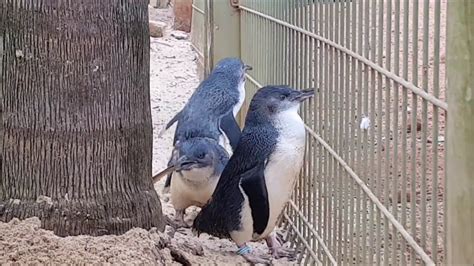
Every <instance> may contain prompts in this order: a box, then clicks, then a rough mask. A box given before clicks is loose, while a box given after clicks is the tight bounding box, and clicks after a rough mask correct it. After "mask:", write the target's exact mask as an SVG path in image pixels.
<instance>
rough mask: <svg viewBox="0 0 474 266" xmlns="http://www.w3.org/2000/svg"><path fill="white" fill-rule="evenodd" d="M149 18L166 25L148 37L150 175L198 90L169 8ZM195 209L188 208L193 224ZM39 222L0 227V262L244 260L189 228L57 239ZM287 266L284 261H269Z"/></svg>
mask: <svg viewBox="0 0 474 266" xmlns="http://www.w3.org/2000/svg"><path fill="white" fill-rule="evenodd" d="M150 19H151V20H157V21H163V22H166V23H168V25H169V26H168V28H167V30H166V32H165V36H164V37H162V38H151V44H150V48H151V51H150V95H151V99H150V100H151V108H152V117H153V133H154V147H153V173H156V172H158V171H160V170H162V169H163V168H164V167H165V166H166V163H167V160H168V158H169V155H170V153H171V144H172V137H173V131H174V127H173V128H171V129H170V130H168V131H167V132H166V133H165V134H164V135H163V136H162V137H158V133H159V131H160V130H161V129H162V127H163V126H164V124H165V123H167V122H168V121H169V120H170V119H171V118H172V117H173V115H174V114H176V113H177V111H179V110H180V109H181V108H182V107H183V106H184V104H185V103H186V101H187V99H188V98H189V96H190V95H191V94H192V92H193V91H194V89H195V88H196V87H197V86H198V84H199V80H198V77H197V73H196V55H195V53H194V52H193V51H192V49H191V45H190V42H189V41H188V40H177V39H175V38H173V37H172V36H170V33H171V31H172V29H171V23H172V13H171V11H170V10H159V9H153V8H150ZM163 184H164V180H161V181H160V182H159V183H157V184H156V185H155V188H156V189H157V191H158V193H159V194H160V198H161V199H162V206H163V213H164V214H165V215H166V216H168V217H170V218H171V219H172V218H173V215H174V210H173V207H172V205H171V203H170V202H169V200H168V195H163V194H162V189H163ZM197 211H198V210H197V209H193V210H188V215H187V217H186V220H187V222H188V223H191V221H192V219H193V218H194V216H195V215H196V214H197ZM40 225H41V222H40V220H39V219H38V218H35V217H34V218H29V219H26V220H24V221H19V220H18V219H13V220H12V221H10V222H9V223H0V264H2V265H3V264H6V263H19V264H26V263H28V264H30V263H48V264H49V263H53V264H59V263H61V264H63V263H67V264H70V263H71V264H72V263H73V264H76V263H80V264H84V263H85V264H91V263H101V264H102V263H104V264H147V265H150V264H166V265H173V264H176V265H179V264H185V265H189V264H203V265H213V264H214V265H236V264H245V260H244V259H243V258H242V257H240V256H238V255H236V254H235V251H236V246H235V244H234V243H232V242H231V241H229V240H225V239H216V238H214V237H211V236H208V235H206V234H202V235H201V236H200V237H196V236H194V235H193V234H192V233H191V231H190V230H189V229H184V230H178V231H175V230H174V229H173V228H171V227H170V226H167V227H166V230H165V232H164V233H161V232H158V231H157V230H156V229H155V228H153V229H151V230H150V231H147V230H144V229H139V228H135V229H132V230H130V231H128V232H127V233H125V234H124V235H121V236H101V237H91V236H74V237H65V238H62V237H58V236H56V235H54V234H53V233H52V232H51V231H47V230H44V229H41V228H40ZM251 246H252V247H253V248H254V252H255V253H256V254H260V255H263V254H267V253H268V249H267V247H266V245H265V244H264V243H252V244H251ZM273 263H274V264H284V265H287V264H289V262H288V261H287V260H286V259H281V260H278V261H273Z"/></svg>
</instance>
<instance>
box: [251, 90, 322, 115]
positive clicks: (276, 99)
mask: <svg viewBox="0 0 474 266" xmlns="http://www.w3.org/2000/svg"><path fill="white" fill-rule="evenodd" d="M313 95H314V90H313V89H307V90H301V91H298V90H295V89H292V88H290V87H288V86H265V87H263V88H261V89H259V90H258V91H257V93H255V95H254V97H253V98H252V101H251V103H250V111H253V112H258V113H263V114H267V115H269V116H272V115H274V114H278V113H281V112H284V111H288V110H294V111H295V112H297V111H298V108H299V106H300V104H301V102H303V101H304V100H306V99H308V98H311V97H312V96H313Z"/></svg>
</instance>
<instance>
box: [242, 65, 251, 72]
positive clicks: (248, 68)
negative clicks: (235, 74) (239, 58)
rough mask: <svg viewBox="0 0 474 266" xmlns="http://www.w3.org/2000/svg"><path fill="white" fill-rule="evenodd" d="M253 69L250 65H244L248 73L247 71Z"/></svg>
mask: <svg viewBox="0 0 474 266" xmlns="http://www.w3.org/2000/svg"><path fill="white" fill-rule="evenodd" d="M252 69H253V67H251V66H249V65H244V70H245V71H247V70H252Z"/></svg>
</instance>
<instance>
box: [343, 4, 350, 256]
mask: <svg viewBox="0 0 474 266" xmlns="http://www.w3.org/2000/svg"><path fill="white" fill-rule="evenodd" d="M343 6H344V11H343V14H342V15H341V17H342V22H341V25H342V34H341V35H342V37H341V44H342V45H343V46H345V47H347V46H348V44H349V40H350V35H349V34H350V30H349V28H350V18H349V14H350V4H348V3H344V5H343ZM349 59H350V57H349V56H348V55H347V54H345V53H344V54H343V55H342V62H343V65H342V68H341V78H343V80H344V85H343V90H344V96H343V97H342V99H344V104H343V108H344V109H343V111H344V112H343V118H342V123H343V124H344V129H343V132H344V134H343V139H342V142H343V147H342V149H343V154H342V156H343V158H344V160H345V161H348V159H349V157H348V152H349V145H350V144H349V143H348V140H349V121H350V117H349V81H350V77H349V69H350V64H349ZM341 176H342V178H343V186H342V187H341V190H342V192H343V202H344V207H343V216H344V218H343V219H344V226H343V229H342V231H343V235H342V237H341V241H342V242H343V243H344V249H343V254H344V257H343V258H342V259H343V261H342V264H344V263H346V264H347V263H349V262H351V259H350V258H349V256H348V253H349V245H350V244H352V243H348V238H349V235H348V230H349V229H348V225H349V224H350V218H349V210H348V208H349V207H350V206H351V205H350V203H349V200H350V198H349V182H350V181H351V180H350V179H349V178H348V175H347V173H346V172H345V171H344V172H343V173H342V174H341Z"/></svg>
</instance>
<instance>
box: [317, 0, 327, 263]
mask: <svg viewBox="0 0 474 266" xmlns="http://www.w3.org/2000/svg"><path fill="white" fill-rule="evenodd" d="M316 8H317V9H318V10H317V11H318V24H317V33H318V35H322V31H323V21H324V17H323V6H322V5H321V3H320V2H319V1H318V3H317V5H316ZM323 49H324V44H323V43H321V42H320V41H318V52H317V55H318V56H317V58H318V60H319V67H318V89H319V92H320V93H319V94H318V96H319V97H318V99H317V100H318V110H317V111H318V132H319V133H320V134H321V135H322V133H323V125H324V120H323V95H324V94H325V93H326V88H325V87H324V83H323V81H324V67H323V66H324V64H323V62H324V57H325V54H324V52H323ZM318 146H319V148H318V151H319V152H318V157H319V158H320V159H319V164H318V218H319V220H320V222H318V233H319V234H320V235H321V237H322V238H323V239H324V240H325V239H326V238H325V236H326V227H324V225H325V223H324V221H325V217H324V214H325V202H324V200H323V199H324V198H323V195H324V194H325V191H324V187H325V186H326V184H325V181H324V180H323V174H324V171H323V169H324V165H325V163H326V158H325V153H324V150H323V148H322V146H321V144H318ZM323 186H324V187H323ZM323 228H324V230H323ZM318 255H322V252H321V251H320V252H318ZM319 260H320V261H322V262H323V263H324V264H325V263H327V257H326V256H325V257H322V256H321V257H319Z"/></svg>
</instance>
